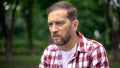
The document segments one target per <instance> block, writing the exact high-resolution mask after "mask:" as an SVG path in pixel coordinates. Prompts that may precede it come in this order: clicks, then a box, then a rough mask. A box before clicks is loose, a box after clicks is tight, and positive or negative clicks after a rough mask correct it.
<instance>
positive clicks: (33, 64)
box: [0, 54, 120, 68]
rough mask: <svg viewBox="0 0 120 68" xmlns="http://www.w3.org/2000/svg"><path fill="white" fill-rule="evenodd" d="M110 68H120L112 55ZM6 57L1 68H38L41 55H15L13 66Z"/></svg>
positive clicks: (3, 58)
mask: <svg viewBox="0 0 120 68" xmlns="http://www.w3.org/2000/svg"><path fill="white" fill-rule="evenodd" d="M108 57H109V62H110V68H120V62H117V61H113V60H112V58H113V56H112V54H109V55H108ZM4 61H5V57H4V56H0V68H38V66H39V62H40V55H35V56H29V55H15V56H14V60H13V63H12V64H6V63H5V62H4Z"/></svg>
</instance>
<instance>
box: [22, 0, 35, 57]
mask: <svg viewBox="0 0 120 68" xmlns="http://www.w3.org/2000/svg"><path fill="white" fill-rule="evenodd" d="M32 7H33V0H28V3H27V4H25V5H23V9H22V11H23V13H24V14H23V16H24V18H25V21H26V27H27V28H26V29H27V38H28V45H29V49H30V54H31V55H35V50H34V45H33V32H32V29H33V25H32V23H33V16H32Z"/></svg>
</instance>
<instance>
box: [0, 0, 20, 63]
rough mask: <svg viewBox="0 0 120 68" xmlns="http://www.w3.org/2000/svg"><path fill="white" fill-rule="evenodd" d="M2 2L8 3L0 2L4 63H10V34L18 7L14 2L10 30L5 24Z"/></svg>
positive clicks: (16, 1)
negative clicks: (4, 50) (4, 52)
mask: <svg viewBox="0 0 120 68" xmlns="http://www.w3.org/2000/svg"><path fill="white" fill-rule="evenodd" d="M4 2H8V1H3V0H2V2H0V16H1V17H0V18H1V19H0V23H1V26H2V31H3V35H4V38H5V49H6V61H7V62H8V63H12V60H13V56H12V34H13V30H14V24H15V13H16V8H17V6H18V3H19V1H18V0H15V6H14V8H13V11H12V18H11V24H10V28H9V27H8V25H7V23H6V16H5V15H6V14H5V10H4V9H5V7H4V6H3V3H4Z"/></svg>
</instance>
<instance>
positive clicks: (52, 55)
mask: <svg viewBox="0 0 120 68" xmlns="http://www.w3.org/2000/svg"><path fill="white" fill-rule="evenodd" d="M78 34H79V41H78V42H77V48H76V52H75V54H74V56H73V57H72V58H71V60H70V61H69V62H68V65H67V66H68V68H109V62H108V58H107V53H106V50H105V49H104V47H103V45H102V44H100V43H99V42H97V41H94V40H91V39H87V38H85V37H84V36H83V35H82V34H81V33H78ZM39 68H63V67H62V55H61V49H60V47H59V46H57V45H55V44H52V45H49V46H48V47H47V48H46V49H45V51H44V53H43V55H42V57H41V62H40V64H39Z"/></svg>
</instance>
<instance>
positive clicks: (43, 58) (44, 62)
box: [39, 49, 48, 68]
mask: <svg viewBox="0 0 120 68" xmlns="http://www.w3.org/2000/svg"><path fill="white" fill-rule="evenodd" d="M47 52H48V50H47V49H45V50H44V52H43V54H42V56H41V60H40V64H39V68H47V66H48V65H47Z"/></svg>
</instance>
